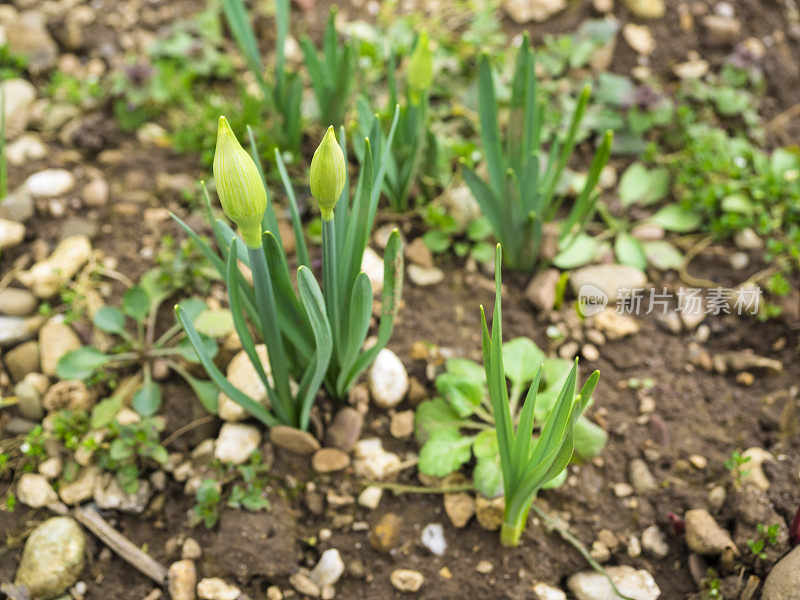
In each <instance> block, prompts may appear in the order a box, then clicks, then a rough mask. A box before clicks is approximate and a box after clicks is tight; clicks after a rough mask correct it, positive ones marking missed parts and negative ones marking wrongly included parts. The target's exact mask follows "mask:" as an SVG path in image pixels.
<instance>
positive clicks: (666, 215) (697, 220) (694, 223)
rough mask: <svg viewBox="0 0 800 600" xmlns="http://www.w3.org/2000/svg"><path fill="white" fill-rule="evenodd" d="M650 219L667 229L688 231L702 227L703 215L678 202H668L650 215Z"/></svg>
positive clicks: (681, 231) (678, 231)
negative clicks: (679, 204)
mask: <svg viewBox="0 0 800 600" xmlns="http://www.w3.org/2000/svg"><path fill="white" fill-rule="evenodd" d="M649 221H650V222H651V223H655V224H656V225H660V226H661V227H663V228H664V229H666V230H667V231H674V232H675V233H688V232H690V231H695V230H696V229H699V228H700V225H702V223H703V217H701V216H700V215H699V214H697V213H695V212H693V211H691V210H686V209H684V208H681V207H680V206H678V205H677V204H668V205H667V206H665V207H664V208H662V209H661V210H659V211H658V212H657V213H656V214H654V215H653V216H652V217H650V219H649Z"/></svg>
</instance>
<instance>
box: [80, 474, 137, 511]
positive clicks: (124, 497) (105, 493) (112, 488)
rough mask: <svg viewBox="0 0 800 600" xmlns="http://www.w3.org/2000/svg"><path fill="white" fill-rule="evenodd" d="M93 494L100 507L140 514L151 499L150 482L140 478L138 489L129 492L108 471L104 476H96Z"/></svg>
mask: <svg viewBox="0 0 800 600" xmlns="http://www.w3.org/2000/svg"><path fill="white" fill-rule="evenodd" d="M92 495H93V497H94V501H95V503H96V504H97V507H98V508H101V509H104V510H108V509H113V510H120V511H122V512H129V513H135V514H139V513H142V512H144V509H145V508H146V507H147V501H148V500H149V499H150V482H148V481H147V480H145V479H140V480H139V482H138V485H137V486H136V491H134V492H133V493H132V494H127V493H125V490H123V489H122V486H121V485H120V484H119V481H117V478H116V477H115V476H113V475H112V474H111V473H106V474H105V476H103V477H96V478H95V481H94V490H92Z"/></svg>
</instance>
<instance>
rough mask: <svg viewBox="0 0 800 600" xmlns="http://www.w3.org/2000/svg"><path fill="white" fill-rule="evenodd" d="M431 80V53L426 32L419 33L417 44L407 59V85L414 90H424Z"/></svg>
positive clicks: (429, 85)
mask: <svg viewBox="0 0 800 600" xmlns="http://www.w3.org/2000/svg"><path fill="white" fill-rule="evenodd" d="M432 82H433V54H431V48H430V44H429V43H428V34H427V32H425V31H423V32H421V33H420V34H419V38H418V39H417V45H416V46H415V47H414V51H413V52H412V53H411V58H409V60H408V85H409V87H410V88H411V89H412V90H414V91H415V92H424V91H425V90H427V89H428V88H429V87H431V83H432Z"/></svg>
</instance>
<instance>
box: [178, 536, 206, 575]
mask: <svg viewBox="0 0 800 600" xmlns="http://www.w3.org/2000/svg"><path fill="white" fill-rule="evenodd" d="M202 555H203V550H202V548H200V543H199V542H198V541H197V540H196V539H194V538H191V537H190V538H186V540H184V542H183V546H182V547H181V558H186V559H189V560H197V559H198V558H200V557H201V556H202ZM201 583H202V582H201Z"/></svg>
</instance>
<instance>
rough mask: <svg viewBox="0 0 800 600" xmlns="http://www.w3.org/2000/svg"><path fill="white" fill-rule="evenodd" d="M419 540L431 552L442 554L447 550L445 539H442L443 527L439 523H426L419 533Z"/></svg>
mask: <svg viewBox="0 0 800 600" xmlns="http://www.w3.org/2000/svg"><path fill="white" fill-rule="evenodd" d="M420 540H421V541H422V545H423V546H425V547H426V548H427V549H428V550H430V551H431V553H432V554H435V555H436V556H444V552H445V550H447V540H445V539H444V527H442V525H441V523H428V524H427V525H426V526H425V527H424V528H423V530H422V533H421V534H420Z"/></svg>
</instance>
